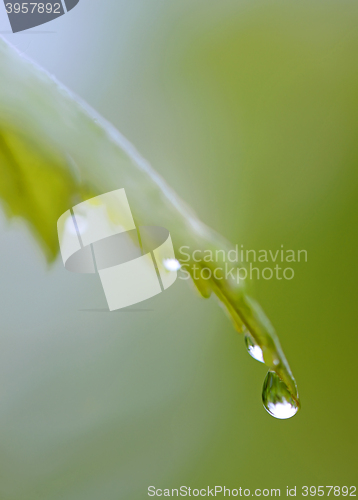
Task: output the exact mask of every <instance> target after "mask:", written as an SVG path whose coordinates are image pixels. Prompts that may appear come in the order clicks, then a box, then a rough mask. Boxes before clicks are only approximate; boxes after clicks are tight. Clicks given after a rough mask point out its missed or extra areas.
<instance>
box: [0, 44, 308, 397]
mask: <svg viewBox="0 0 358 500" xmlns="http://www.w3.org/2000/svg"><path fill="white" fill-rule="evenodd" d="M0 82H1V83H0V174H1V178H2V183H1V187H0V196H1V198H2V200H3V204H4V207H5V210H6V213H7V214H8V215H9V216H19V217H22V218H23V219H25V220H26V221H27V222H28V224H29V225H30V227H31V228H32V230H33V233H34V235H35V236H36V238H37V239H38V241H39V242H40V244H41V246H42V247H43V248H44V250H45V252H46V254H47V256H48V258H49V259H53V258H55V256H56V254H57V252H58V242H57V234H56V223H57V219H58V218H59V216H60V215H61V214H62V213H63V212H65V211H66V210H68V209H69V208H71V207H72V206H73V205H74V204H76V203H78V202H79V201H81V200H85V199H88V198H91V197H92V196H95V195H96V194H100V193H104V192H107V191H111V190H113V189H118V188H121V187H125V189H126V194H127V197H128V200H129V203H130V206H131V208H132V212H133V215H134V219H135V221H136V223H137V224H138V225H160V226H163V227H166V228H168V229H169V230H170V233H171V236H172V239H173V243H174V247H175V249H176V250H178V248H180V247H181V246H182V245H187V246H189V247H190V248H191V249H194V248H195V249H201V250H205V249H209V250H212V251H214V252H215V250H217V249H221V250H224V251H226V252H227V251H229V250H230V249H231V248H232V246H231V245H230V244H229V243H228V242H227V241H226V240H225V239H224V238H222V237H221V236H220V235H218V234H217V233H216V232H214V231H212V230H211V229H209V228H208V227H207V226H205V225H204V224H203V223H202V222H200V221H199V220H198V218H197V217H196V216H195V214H194V213H193V212H192V211H191V210H190V209H189V208H188V207H187V206H186V205H185V204H184V203H183V201H182V200H180V199H179V198H178V196H177V195H176V194H175V192H174V191H173V190H172V189H171V188H170V187H169V186H168V185H167V184H166V183H165V181H164V180H163V179H162V178H161V177H160V176H159V175H158V174H157V173H156V172H155V171H154V170H153V168H152V167H151V166H150V165H149V164H148V163H147V162H146V161H145V160H144V159H143V158H142V157H141V156H140V155H139V154H138V152H137V151H136V150H135V149H134V147H133V146H132V145H131V144H130V143H129V142H128V141H127V140H126V139H125V138H124V137H123V136H122V135H121V134H120V133H119V132H118V131H117V130H116V129H115V128H114V127H113V126H112V125H110V124H109V123H107V122H106V121H105V120H104V119H103V118H102V117H100V116H98V115H97V114H96V112H94V111H93V110H92V109H90V108H89V107H88V106H87V105H86V104H85V103H83V102H81V100H80V99H78V98H77V97H75V96H74V95H73V94H71V92H70V91H69V90H67V89H66V88H65V87H64V86H62V85H61V84H60V83H58V82H57V81H56V80H55V79H54V78H52V77H51V76H50V75H48V74H47V73H46V72H45V71H44V70H42V69H41V68H39V67H38V66H36V65H35V64H34V63H32V62H31V61H29V60H28V59H26V58H25V57H24V56H22V55H20V54H19V53H18V52H17V51H15V49H13V48H12V47H11V46H10V45H8V44H7V43H6V42H5V41H3V40H2V39H0ZM189 264H190V269H189V270H191V271H192V269H191V265H192V264H194V263H193V262H189ZM196 264H197V265H199V266H202V267H208V268H210V269H211V270H212V273H213V272H214V271H215V270H216V269H217V270H218V273H217V275H216V276H214V274H212V278H211V279H210V280H202V279H193V281H194V284H195V285H196V286H197V288H198V289H199V291H200V293H201V294H202V295H203V296H204V297H209V296H210V294H211V292H213V293H214V294H215V295H216V296H217V298H218V299H219V300H220V302H221V303H222V304H223V305H224V306H225V307H226V309H227V311H228V313H229V315H230V317H231V318H232V320H233V323H234V325H235V327H236V328H237V330H238V331H239V332H243V331H245V329H247V330H249V331H250V332H251V334H252V336H253V338H254V339H255V341H256V342H257V344H258V345H259V346H260V347H261V349H262V351H263V357H264V360H265V363H266V364H267V365H268V366H269V367H270V369H272V370H274V371H276V373H277V374H278V375H279V377H280V378H281V379H282V380H283V381H284V382H285V384H286V385H287V387H288V388H289V390H290V392H291V394H292V395H293V397H294V399H295V400H296V402H297V404H299V399H298V392H297V388H296V383H295V380H294V378H293V376H292V373H291V370H290V368H289V365H288V363H287V360H286V358H285V356H284V353H283V351H282V349H281V346H280V343H279V341H278V338H277V335H276V333H275V331H274V329H273V327H272V325H271V324H270V322H269V321H268V319H267V318H266V316H265V314H264V313H263V311H262V309H261V308H260V306H259V305H258V304H257V303H256V302H255V301H253V300H252V299H251V298H250V297H248V295H247V293H246V291H245V288H244V286H243V285H242V284H241V283H242V282H241V283H240V284H238V283H237V281H236V280H235V279H233V278H232V277H230V275H229V276H228V277H226V276H222V275H220V268H222V267H223V262H221V261H220V260H218V261H216V262H199V263H196Z"/></svg>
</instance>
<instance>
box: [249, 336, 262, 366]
mask: <svg viewBox="0 0 358 500" xmlns="http://www.w3.org/2000/svg"><path fill="white" fill-rule="evenodd" d="M245 345H246V349H247V351H248V353H249V354H250V356H252V357H253V358H254V359H256V360H257V361H260V363H264V356H263V354H262V349H261V347H260V346H259V345H258V344H256V342H255V340H254V339H253V338H252V336H251V335H250V334H249V333H246V335H245Z"/></svg>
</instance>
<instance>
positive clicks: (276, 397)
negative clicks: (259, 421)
mask: <svg viewBox="0 0 358 500" xmlns="http://www.w3.org/2000/svg"><path fill="white" fill-rule="evenodd" d="M262 402H263V404H264V407H265V409H266V410H267V411H268V413H269V414H270V415H272V416H273V417H275V418H280V419H285V418H291V417H293V416H294V415H296V413H297V412H298V410H299V407H298V405H297V403H296V401H295V400H294V398H293V397H292V394H291V393H290V391H289V390H288V388H287V386H286V384H285V383H284V382H282V380H281V379H280V377H279V376H278V375H277V374H276V373H275V372H273V371H269V372H268V373H267V375H266V378H265V381H264V385H263V388H262Z"/></svg>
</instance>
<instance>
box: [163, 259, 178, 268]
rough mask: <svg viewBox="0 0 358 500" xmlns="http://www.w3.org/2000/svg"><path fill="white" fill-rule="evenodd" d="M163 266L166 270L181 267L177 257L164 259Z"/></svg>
mask: <svg viewBox="0 0 358 500" xmlns="http://www.w3.org/2000/svg"><path fill="white" fill-rule="evenodd" d="M163 266H164V267H165V269H167V270H168V271H179V269H180V268H181V265H180V262H179V261H178V260H177V259H164V260H163Z"/></svg>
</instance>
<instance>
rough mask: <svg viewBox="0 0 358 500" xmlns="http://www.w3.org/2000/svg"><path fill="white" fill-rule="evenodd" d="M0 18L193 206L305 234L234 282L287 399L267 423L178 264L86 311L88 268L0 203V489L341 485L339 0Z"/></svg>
mask: <svg viewBox="0 0 358 500" xmlns="http://www.w3.org/2000/svg"><path fill="white" fill-rule="evenodd" d="M0 14H1V24H0V28H1V30H3V32H5V34H4V36H5V37H6V38H7V39H8V40H9V41H10V42H11V43H13V44H15V45H16V46H17V47H18V48H19V49H20V50H21V51H24V52H25V53H26V54H28V55H29V56H30V57H32V58H33V59H35V60H36V61H38V62H39V63H40V64H41V65H43V66H44V67H45V68H46V69H48V70H49V71H50V72H51V73H53V74H54V75H55V76H56V77H58V78H59V79H60V80H61V81H63V82H64V83H65V84H66V85H67V86H69V87H70V88H71V89H72V90H74V91H75V92H76V93H77V94H79V95H80V96H81V97H83V98H84V99H86V100H87V101H88V102H89V103H90V104H91V105H92V106H93V107H95V108H96V109H97V110H98V111H99V112H100V113H101V114H103V115H104V117H105V118H107V119H108V120H110V121H111V122H113V123H114V125H115V126H117V128H118V129H119V130H120V131H121V132H122V133H123V134H124V135H125V136H127V137H128V138H129V139H130V141H131V142H132V143H133V144H135V146H136V147H137V148H138V149H139V151H140V152H141V153H142V154H143V155H144V156H145V157H146V158H148V159H149V161H150V162H151V163H152V165H153V166H154V167H155V168H156V169H157V170H158V171H159V173H160V174H161V175H162V176H163V177H164V178H165V179H166V180H167V181H168V183H169V184H171V185H172V187H174V189H175V190H176V191H177V192H178V194H179V195H180V196H181V197H182V198H183V199H184V200H185V201H186V202H188V204H190V205H191V206H192V207H193V208H194V209H195V211H196V212H197V213H198V215H199V216H200V218H201V219H202V220H203V221H204V222H206V223H207V224H209V225H210V226H212V227H213V228H214V229H216V230H217V231H219V232H220V233H222V234H223V235H224V236H225V237H227V238H228V239H230V240H231V241H232V242H233V243H237V244H239V245H241V244H243V245H244V247H245V248H253V249H257V250H259V249H262V248H263V249H267V250H268V249H272V250H276V249H278V248H280V247H281V245H284V247H285V248H292V249H295V250H297V249H306V250H307V251H308V262H307V263H300V264H296V265H295V266H294V268H295V273H296V275H295V278H294V279H293V280H291V281H286V280H282V281H277V280H270V281H264V280H258V281H256V282H255V283H254V290H255V297H256V298H257V299H258V300H259V301H260V303H261V305H262V306H263V308H264V310H265V311H266V313H267V315H268V316H269V318H270V319H271V321H272V323H273V324H274V325H275V327H276V329H277V332H278V334H279V336H280V339H281V344H282V346H283V348H284V351H285V353H286V356H287V358H288V360H289V362H290V365H291V368H292V370H293V372H294V375H295V377H296V380H297V383H298V388H299V391H300V395H301V399H302V411H301V412H300V413H299V414H298V415H297V416H295V417H294V418H292V419H290V420H287V421H280V420H275V419H274V418H272V417H270V416H269V415H268V414H267V413H266V412H265V410H264V409H263V407H262V404H261V387H262V383H263V379H264V377H265V373H266V370H265V367H264V366H263V365H260V364H259V363H257V362H255V361H253V360H252V359H251V358H250V357H249V356H248V354H247V353H246V351H245V348H244V342H243V338H242V337H240V336H239V335H238V334H236V333H235V331H234V329H233V327H232V325H231V323H230V321H229V320H228V319H227V318H226V316H225V315H224V314H223V312H222V311H221V309H220V308H219V307H217V306H216V304H215V301H214V300H213V299H212V300H208V301H205V300H204V299H201V298H199V297H198V296H197V294H196V293H195V292H194V290H192V289H191V288H190V287H189V286H188V283H186V282H183V281H180V280H178V282H177V283H176V285H175V286H174V287H172V288H171V289H170V290H168V291H167V292H166V293H165V294H162V295H159V296H158V297H155V298H153V299H151V300H149V301H147V302H146V303H144V304H141V305H139V306H137V307H136V308H135V310H134V311H131V312H128V311H126V312H117V313H111V314H106V313H101V312H93V311H92V312H91V311H85V310H84V309H90V308H93V309H100V308H105V307H106V303H105V298H104V295H103V291H102V289H101V286H100V282H99V280H97V277H95V276H90V275H75V274H71V273H68V272H66V271H65V270H64V268H63V265H62V262H60V260H58V261H57V262H56V264H55V265H52V266H50V267H49V266H47V264H46V263H45V259H44V257H43V256H42V255H41V253H40V250H39V249H38V247H37V245H36V243H35V241H34V239H33V238H32V236H31V234H30V233H29V231H28V229H27V228H26V226H25V224H24V223H23V222H21V221H15V222H12V223H11V224H9V223H8V222H7V221H6V220H5V217H4V215H1V216H0V217H1V218H0V221H1V233H0V248H1V260H0V276H1V283H2V286H1V292H0V293H1V301H0V304H1V305H0V311H1V317H2V328H1V332H2V333H1V337H0V342H1V344H0V357H1V360H0V380H1V385H0V391H1V397H0V402H1V403H0V426H1V434H0V440H1V442H0V445H1V450H2V453H1V466H0V470H1V481H0V497H1V499H2V500H22V499H23V500H35V499H36V500H39V499H41V500H42V499H51V500H57V499H64V498H65V499H66V500H82V499H83V500H84V499H86V500H98V499H99V498H103V499H106V500H115V499H119V498H120V499H122V498H123V499H129V500H139V499H142V498H143V499H144V498H147V488H148V486H150V485H154V486H156V487H157V488H177V487H180V486H181V485H187V486H191V487H195V488H204V487H206V486H208V485H211V486H215V485H216V484H218V485H225V486H226V487H230V488H238V487H240V486H241V487H242V488H250V489H251V490H254V489H255V488H282V493H281V495H282V496H284V494H285V490H286V486H290V487H293V486H297V487H298V488H299V489H300V487H301V486H302V485H307V486H310V485H316V486H318V485H340V486H343V485H348V486H350V485H352V484H354V481H355V480H356V479H357V474H356V472H357V430H356V421H357V409H358V408H357V396H356V393H355V386H356V373H357V368H356V363H357V361H356V359H357V349H358V340H357V334H356V330H357V323H358V321H357V311H358V307H357V291H356V283H357V277H358V276H357V275H358V266H357V262H356V255H357V245H358V238H357V215H358V197H357V183H358V169H357V160H358V141H357V125H358V124H357V118H358V92H357V89H358V30H357V23H358V4H357V3H356V2H353V1H346V0H335V1H329V0H325V1H323V0H322V1H318V0H311V1H291V0H285V1H267V0H266V1H257V0H250V1H238V0H237V1H231V0H221V1H220V2H219V1H216V2H215V1H212V0H205V1H204V0H203V1H198V0H191V1H188V0H180V1H179V0H175V1H174V0H169V1H168V0H126V1H124V0H116V1H115V0H111V1H109V0H107V1H106V2H96V1H95V0H86V1H84V0H82V2H80V3H79V5H78V6H77V7H76V8H75V9H74V10H73V11H71V13H70V14H68V15H66V16H64V17H63V18H60V19H58V20H56V21H54V22H52V23H51V25H50V24H49V25H46V27H40V28H38V29H37V30H34V31H35V33H31V32H27V33H23V34H17V35H11V34H9V33H8V30H9V28H8V26H7V20H6V17H5V9H4V8H3V6H1V7H0ZM50 26H51V27H50ZM6 30H7V32H6ZM41 30H42V31H43V32H42V33H39V31H41ZM117 187H118V186H113V189H116V188H117ZM138 309H142V310H141V311H138ZM299 491H300V490H299ZM297 496H300V493H298V495H297Z"/></svg>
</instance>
